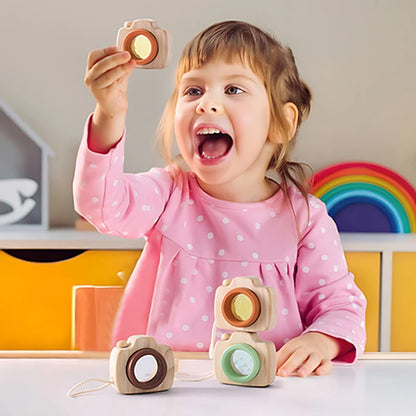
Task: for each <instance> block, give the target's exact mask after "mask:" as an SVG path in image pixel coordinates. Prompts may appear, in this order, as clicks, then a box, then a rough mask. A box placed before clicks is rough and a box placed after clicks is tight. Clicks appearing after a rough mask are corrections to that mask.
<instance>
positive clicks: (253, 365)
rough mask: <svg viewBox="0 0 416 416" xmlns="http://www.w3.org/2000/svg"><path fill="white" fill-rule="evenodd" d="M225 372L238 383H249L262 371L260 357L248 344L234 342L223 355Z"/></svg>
mask: <svg viewBox="0 0 416 416" xmlns="http://www.w3.org/2000/svg"><path fill="white" fill-rule="evenodd" d="M221 366H222V370H223V371H224V374H225V375H226V376H227V377H228V378H229V379H230V380H231V381H234V382H236V383H247V382H249V381H251V380H253V379H254V377H256V376H257V374H258V372H259V371H260V357H259V354H258V353H257V351H256V350H255V349H254V348H253V347H252V346H251V345H248V344H243V343H239V344H234V345H231V346H230V347H228V348H227V349H226V350H225V351H224V354H223V355H222V357H221Z"/></svg>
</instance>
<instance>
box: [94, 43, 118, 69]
mask: <svg viewBox="0 0 416 416" xmlns="http://www.w3.org/2000/svg"><path fill="white" fill-rule="evenodd" d="M117 51H118V49H117V46H109V47H107V48H104V49H95V50H93V51H91V52H90V53H89V54H88V58H87V70H89V69H91V68H92V67H93V66H94V65H95V64H96V63H97V62H98V61H100V60H101V59H103V58H105V57H106V56H109V55H113V54H115V53H117Z"/></svg>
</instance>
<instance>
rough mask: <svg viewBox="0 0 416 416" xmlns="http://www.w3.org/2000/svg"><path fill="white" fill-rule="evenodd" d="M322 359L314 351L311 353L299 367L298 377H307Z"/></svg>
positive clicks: (320, 363) (319, 364)
mask: <svg viewBox="0 0 416 416" xmlns="http://www.w3.org/2000/svg"><path fill="white" fill-rule="evenodd" d="M322 363H323V361H322V358H321V357H320V356H319V355H318V354H315V353H312V354H311V355H310V356H309V357H308V358H307V360H306V361H305V362H304V363H303V364H302V365H301V366H300V367H299V369H298V371H297V374H298V375H299V376H300V377H307V376H309V375H310V374H312V373H313V372H314V371H315V370H317V369H318V368H319V367H320V366H321V365H322Z"/></svg>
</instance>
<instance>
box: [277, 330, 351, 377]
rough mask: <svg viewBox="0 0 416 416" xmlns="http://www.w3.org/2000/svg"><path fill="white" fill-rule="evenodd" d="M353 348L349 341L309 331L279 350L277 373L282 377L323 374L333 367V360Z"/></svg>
mask: <svg viewBox="0 0 416 416" xmlns="http://www.w3.org/2000/svg"><path fill="white" fill-rule="evenodd" d="M349 348H351V345H350V344H349V343H348V342H347V341H343V340H340V339H337V338H333V337H330V336H328V335H325V334H322V333H320V332H307V333H306V334H303V335H300V336H299V337H296V338H293V339H291V340H290V341H288V342H287V343H286V344H285V345H283V347H282V348H280V350H279V351H277V353H276V355H277V368H276V373H277V375H278V376H280V377H286V376H290V375H298V376H300V377H307V376H309V375H310V374H312V373H313V372H315V374H316V375H319V376H323V375H326V374H328V373H329V372H330V370H331V368H332V362H331V360H332V359H333V358H335V357H337V356H338V355H340V354H341V353H343V352H344V351H346V350H348V349H349Z"/></svg>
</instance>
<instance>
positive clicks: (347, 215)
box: [311, 162, 416, 233]
mask: <svg viewBox="0 0 416 416" xmlns="http://www.w3.org/2000/svg"><path fill="white" fill-rule="evenodd" d="M311 184H312V193H313V194H314V195H315V196H317V197H318V198H320V199H321V200H322V201H323V202H324V203H325V204H326V207H327V210H328V213H329V215H330V216H331V217H332V218H333V219H334V221H335V223H336V224H337V226H338V230H339V231H341V232H391V233H413V232H416V190H415V188H413V186H412V185H411V184H410V183H409V182H408V181H407V180H406V179H405V178H403V177H402V176H401V175H399V174H398V173H397V172H394V171H393V170H391V169H389V168H387V167H385V166H382V165H378V164H375V163H369V162H347V163H340V164H336V165H332V166H329V167H327V168H325V169H323V170H321V171H319V172H317V173H316V174H315V175H313V176H312V177H311Z"/></svg>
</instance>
